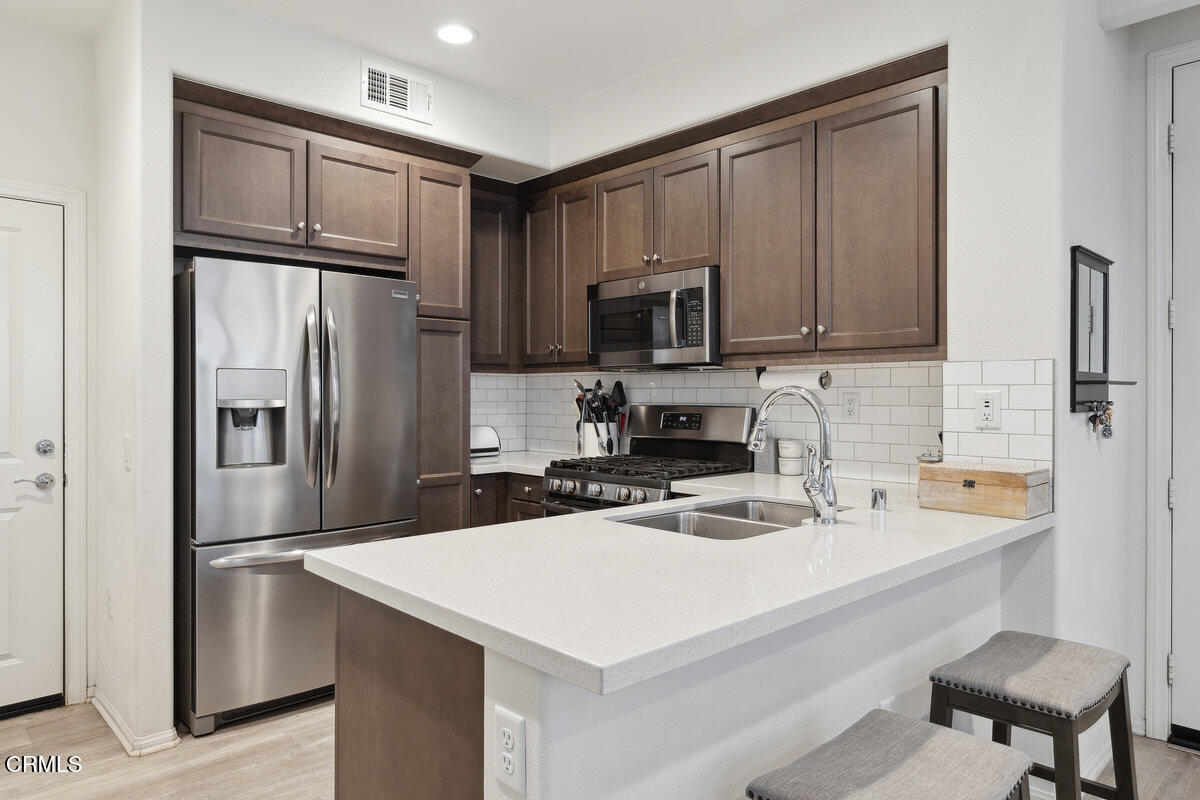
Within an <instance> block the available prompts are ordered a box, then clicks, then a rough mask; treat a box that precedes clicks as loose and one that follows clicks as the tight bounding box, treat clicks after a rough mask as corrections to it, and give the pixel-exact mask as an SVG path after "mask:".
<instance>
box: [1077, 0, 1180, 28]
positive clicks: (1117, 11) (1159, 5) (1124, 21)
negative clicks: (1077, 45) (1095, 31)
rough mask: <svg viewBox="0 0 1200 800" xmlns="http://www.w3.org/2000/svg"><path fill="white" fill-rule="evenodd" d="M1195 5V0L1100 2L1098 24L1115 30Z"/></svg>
mask: <svg viewBox="0 0 1200 800" xmlns="http://www.w3.org/2000/svg"><path fill="white" fill-rule="evenodd" d="M1195 5H1197V2H1196V0H1100V23H1101V24H1102V25H1103V26H1104V27H1105V28H1106V29H1107V30H1115V29H1117V28H1121V27H1124V26H1126V25H1132V24H1134V23H1135V22H1143V21H1145V20H1148V19H1153V18H1154V17H1159V16H1162V15H1164V14H1170V13H1171V12H1173V11H1180V10H1182V9H1185V8H1191V7H1192V6H1195Z"/></svg>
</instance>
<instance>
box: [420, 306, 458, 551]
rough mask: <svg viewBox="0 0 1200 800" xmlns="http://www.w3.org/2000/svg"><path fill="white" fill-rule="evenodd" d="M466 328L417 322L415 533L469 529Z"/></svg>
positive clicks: (440, 321) (452, 322) (445, 321)
mask: <svg viewBox="0 0 1200 800" xmlns="http://www.w3.org/2000/svg"><path fill="white" fill-rule="evenodd" d="M469 328H470V325H469V324H468V323H466V322H463V321H461V320H448V319H422V318H418V319H417V369H418V372H419V374H418V378H417V383H418V388H417V422H418V429H419V430H420V436H419V437H418V439H419V443H418V454H417V465H418V466H417V472H418V474H419V477H420V490H419V492H418V494H417V498H418V510H417V513H418V519H419V520H420V531H421V533H434V532H436V531H449V530H457V529H459V528H469V527H471V500H470V498H471V493H470V487H471V474H470V465H469V463H468V462H469V451H470V425H471V420H470V413H471V408H470V357H471V345H470V338H471V334H470V330H469Z"/></svg>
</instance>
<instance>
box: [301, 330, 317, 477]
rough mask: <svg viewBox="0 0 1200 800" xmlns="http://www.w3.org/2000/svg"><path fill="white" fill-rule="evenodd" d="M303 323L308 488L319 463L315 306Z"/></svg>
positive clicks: (306, 474)
mask: <svg viewBox="0 0 1200 800" xmlns="http://www.w3.org/2000/svg"><path fill="white" fill-rule="evenodd" d="M304 323H305V335H306V336H307V338H308V341H307V342H306V344H307V346H308V460H307V462H306V464H305V478H306V479H307V480H308V485H309V486H316V485H317V471H318V467H319V466H320V463H321V334H320V331H318V330H317V307H316V306H309V307H308V314H306V315H305V318H304Z"/></svg>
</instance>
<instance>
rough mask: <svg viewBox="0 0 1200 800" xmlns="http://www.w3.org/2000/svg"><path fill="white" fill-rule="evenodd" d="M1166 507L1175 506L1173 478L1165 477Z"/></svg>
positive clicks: (1172, 507)
mask: <svg viewBox="0 0 1200 800" xmlns="http://www.w3.org/2000/svg"><path fill="white" fill-rule="evenodd" d="M1167 508H1169V509H1172V510H1173V509H1174V508H1175V479H1174V478H1167Z"/></svg>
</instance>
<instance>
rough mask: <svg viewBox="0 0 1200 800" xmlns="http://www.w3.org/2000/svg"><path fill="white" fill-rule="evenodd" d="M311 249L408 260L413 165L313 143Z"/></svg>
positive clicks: (310, 163)
mask: <svg viewBox="0 0 1200 800" xmlns="http://www.w3.org/2000/svg"><path fill="white" fill-rule="evenodd" d="M308 213H309V217H310V219H309V222H308V244H309V246H310V247H320V248H323V249H326V250H343V251H346V252H350V253H370V254H372V255H378V256H391V257H392V258H403V257H405V256H406V255H407V254H408V162H407V161H404V160H402V159H399V158H382V157H380V156H377V155H373V154H368V153H364V152H361V151H358V150H354V149H350V148H345V147H332V146H330V145H326V144H317V143H316V142H309V143H308Z"/></svg>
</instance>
